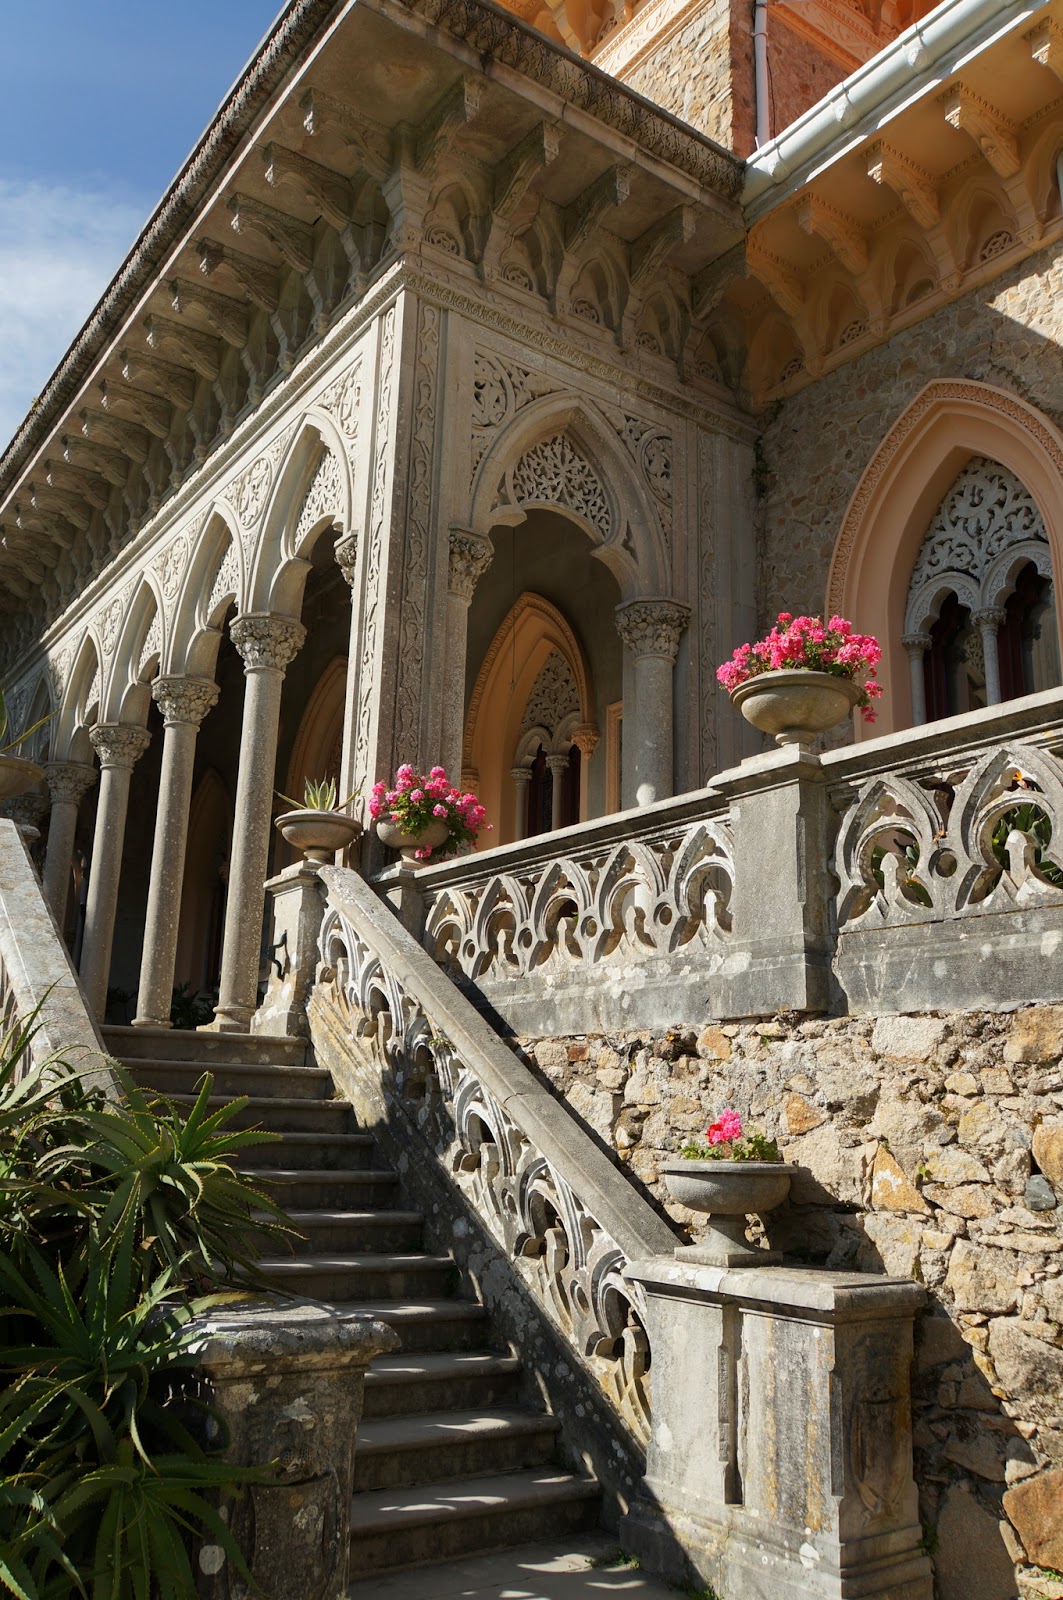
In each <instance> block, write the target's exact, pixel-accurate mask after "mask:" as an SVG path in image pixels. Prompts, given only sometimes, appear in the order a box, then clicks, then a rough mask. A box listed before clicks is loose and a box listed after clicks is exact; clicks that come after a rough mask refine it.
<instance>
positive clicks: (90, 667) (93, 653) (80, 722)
mask: <svg viewBox="0 0 1063 1600" xmlns="http://www.w3.org/2000/svg"><path fill="white" fill-rule="evenodd" d="M101 689H102V680H101V673H100V644H99V640H98V639H97V638H96V635H95V633H94V632H93V630H92V629H91V628H87V629H86V630H85V635H84V637H83V639H82V641H81V645H80V647H79V649H78V653H77V656H76V658H75V660H74V665H73V667H72V668H71V671H70V677H69V679H68V680H67V683H66V687H65V689H64V691H63V696H62V699H61V701H60V705H59V715H58V716H57V717H56V719H55V724H56V725H55V736H54V738H53V741H52V750H53V752H54V754H53V760H56V761H91V760H92V759H93V751H92V746H91V745H90V744H89V740H88V730H89V728H91V727H92V726H93V724H94V723H96V722H98V721H99V712H100V693H101Z"/></svg>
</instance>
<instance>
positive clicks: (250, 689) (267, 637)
mask: <svg viewBox="0 0 1063 1600" xmlns="http://www.w3.org/2000/svg"><path fill="white" fill-rule="evenodd" d="M229 637H230V638H231V639H232V642H233V644H234V645H235V646H236V648H237V650H239V652H240V654H241V656H242V657H243V660H244V674H245V676H246V679H247V683H246V687H245V690H244V720H243V726H242V728H241V730H240V775H239V777H238V779H237V782H236V808H235V809H236V815H235V820H234V823H233V848H232V857H231V860H230V863H229V899H228V903H227V904H226V907H225V934H224V938H223V943H222V958H221V993H220V994H219V996H218V1004H217V1005H216V1006H215V1008H214V1018H215V1020H214V1026H215V1027H216V1028H219V1029H221V1030H222V1031H223V1032H230V1033H231V1032H234V1031H240V1032H242V1031H244V1030H245V1029H246V1028H247V1025H248V1023H249V1022H250V1020H251V1016H252V1013H253V1012H254V1010H255V1008H256V1006H257V1005H258V965H259V951H260V948H261V944H262V907H263V903H264V899H265V881H266V864H267V861H268V858H269V841H270V815H271V812H272V810H273V780H274V777H275V775H276V766H277V735H278V731H279V728H280V709H281V690H282V688H283V686H284V673H285V670H286V668H287V667H288V664H289V662H291V661H292V660H293V659H294V658H295V655H296V654H297V652H298V650H299V648H300V646H301V645H302V642H303V640H304V639H305V638H306V629H305V628H304V627H303V625H302V623H301V622H295V621H293V620H292V619H291V618H290V617H273V616H269V615H268V614H265V613H261V612H259V613H251V614H248V615H247V616H243V617H237V618H236V620H235V622H233V623H232V624H231V625H230V628H229Z"/></svg>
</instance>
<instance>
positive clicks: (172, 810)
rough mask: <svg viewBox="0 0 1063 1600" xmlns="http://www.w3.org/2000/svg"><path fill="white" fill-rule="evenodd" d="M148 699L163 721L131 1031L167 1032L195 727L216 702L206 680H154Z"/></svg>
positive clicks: (214, 686)
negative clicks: (153, 702)
mask: <svg viewBox="0 0 1063 1600" xmlns="http://www.w3.org/2000/svg"><path fill="white" fill-rule="evenodd" d="M151 695H152V699H153V700H154V701H155V704H156V705H157V706H158V708H159V710H160V711H161V712H162V714H163V718H164V732H163V745H162V772H161V773H160V776H159V809H158V811H157V812H156V815H155V843H154V845H153V846H152V851H151V879H150V882H149V885H148V913H147V918H146V922H145V927H144V954H143V956H142V958H141V963H140V988H139V992H138V994H137V1014H136V1016H135V1017H134V1018H133V1026H134V1027H135V1028H145V1027H150V1028H168V1027H169V1026H170V1005H171V1002H172V999H173V974H174V963H175V962H176V959H177V934H178V929H179V926H180V917H181V889H182V886H183V883H184V875H185V850H186V847H187V843H188V808H189V804H190V802H191V798H192V769H193V766H194V763H195V758H196V735H197V734H198V733H199V725H200V723H201V722H202V721H203V718H204V717H205V716H206V714H207V712H208V711H209V710H210V708H211V706H212V705H213V704H214V702H215V701H216V700H217V698H218V686H217V684H216V683H213V682H211V680H210V679H207V678H182V677H175V678H156V680H155V682H154V683H153V684H152V687H151Z"/></svg>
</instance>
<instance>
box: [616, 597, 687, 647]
mask: <svg viewBox="0 0 1063 1600" xmlns="http://www.w3.org/2000/svg"><path fill="white" fill-rule="evenodd" d="M689 621H690V607H689V606H685V605H683V604H682V602H681V601H678V600H629V601H628V602H627V604H626V605H622V606H617V608H616V627H617V632H618V633H619V635H620V637H621V639H623V641H624V643H625V644H626V645H627V647H628V649H629V650H631V651H632V652H633V653H634V655H635V656H636V657H639V656H661V657H663V658H664V659H665V660H666V661H674V660H675V653H676V651H677V650H678V649H679V640H680V638H681V637H682V634H683V629H684V628H685V627H686V625H687V623H688V622H689Z"/></svg>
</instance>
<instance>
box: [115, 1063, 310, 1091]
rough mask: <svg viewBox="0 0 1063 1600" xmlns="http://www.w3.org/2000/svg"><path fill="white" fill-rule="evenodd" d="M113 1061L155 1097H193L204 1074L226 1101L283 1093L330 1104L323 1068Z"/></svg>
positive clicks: (266, 1064) (259, 1064)
mask: <svg viewBox="0 0 1063 1600" xmlns="http://www.w3.org/2000/svg"><path fill="white" fill-rule="evenodd" d="M116 1059H117V1060H118V1061H119V1062H120V1063H121V1064H122V1066H124V1067H125V1068H126V1069H127V1070H128V1071H129V1072H130V1073H131V1075H132V1077H133V1078H134V1080H135V1081H136V1082H137V1083H139V1084H141V1085H142V1086H144V1087H145V1088H150V1089H154V1090H156V1092H157V1093H158V1094H166V1095H178V1094H186V1095H187V1094H193V1093H194V1092H195V1089H196V1085H197V1084H198V1082H199V1080H200V1078H201V1077H202V1076H203V1074H204V1072H209V1073H211V1074H212V1075H213V1077H214V1093H215V1094H217V1095H220V1096H221V1097H222V1098H223V1099H226V1100H235V1099H236V1098H237V1096H238V1095H242V1094H247V1095H252V1096H255V1095H265V1096H270V1097H271V1096H273V1095H277V1094H282V1095H284V1096H286V1097H287V1098H289V1099H299V1100H307V1101H327V1102H331V1099H332V1094H333V1087H332V1075H331V1074H330V1073H329V1072H327V1071H326V1070H325V1068H324V1067H304V1066H285V1065H283V1064H282V1065H277V1066H270V1065H269V1064H268V1063H262V1062H250V1061H225V1060H223V1059H221V1058H219V1059H217V1060H215V1059H213V1058H211V1059H210V1060H206V1061H200V1060H185V1061H180V1060H174V1059H172V1058H171V1057H169V1056H165V1057H162V1056H160V1057H159V1058H158V1059H152V1060H141V1059H138V1058H137V1057H135V1056H128V1055H119V1056H117V1057H116Z"/></svg>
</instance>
